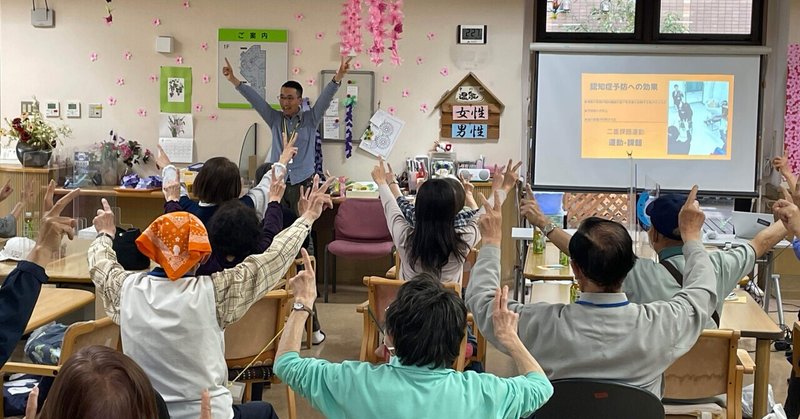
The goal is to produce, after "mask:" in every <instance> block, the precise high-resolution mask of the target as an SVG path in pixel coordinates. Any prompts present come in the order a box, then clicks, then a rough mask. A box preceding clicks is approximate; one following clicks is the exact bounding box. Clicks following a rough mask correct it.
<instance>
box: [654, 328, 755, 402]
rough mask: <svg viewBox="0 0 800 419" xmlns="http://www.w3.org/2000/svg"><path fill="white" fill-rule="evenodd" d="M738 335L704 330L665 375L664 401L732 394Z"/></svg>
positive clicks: (735, 332)
mask: <svg viewBox="0 0 800 419" xmlns="http://www.w3.org/2000/svg"><path fill="white" fill-rule="evenodd" d="M738 346H739V332H738V331H735V330H704V331H703V333H702V334H701V335H700V337H699V338H698V339H697V342H696V343H695V344H694V346H693V347H692V349H691V350H689V352H687V353H686V354H685V355H683V356H682V357H680V358H679V359H678V360H677V361H675V362H674V363H673V364H672V365H670V367H669V368H667V370H666V371H664V399H671V400H692V399H702V398H708V397H714V396H717V395H719V394H728V395H731V394H734V387H735V380H734V377H735V374H736V364H737V360H738V358H737V356H736V350H737V349H738Z"/></svg>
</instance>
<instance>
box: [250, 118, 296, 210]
mask: <svg viewBox="0 0 800 419" xmlns="http://www.w3.org/2000/svg"><path fill="white" fill-rule="evenodd" d="M296 141H297V132H295V133H294V134H293V135H292V138H291V139H289V140H287V139H286V133H284V134H283V151H282V152H281V155H280V157H279V158H278V161H277V162H276V163H274V164H273V165H272V169H270V170H269V171H268V172H267V173H265V174H264V176H263V177H262V178H261V179H260V181H259V182H258V184H257V185H256V186H255V187H253V188H251V189H250V190H249V191H247V194H246V195H245V196H247V197H248V198H250V200H251V201H253V208H255V210H256V215H257V216H258V219H259V220H261V219H263V218H264V212H265V211H266V209H267V203H268V202H269V201H268V200H267V199H268V197H269V196H270V194H271V192H270V189H271V188H272V179H273V176H280V178H281V181H283V179H284V178H285V177H286V164H288V163H289V160H291V159H292V157H294V155H295V154H297V147H295V142H296Z"/></svg>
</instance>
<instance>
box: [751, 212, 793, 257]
mask: <svg viewBox="0 0 800 419" xmlns="http://www.w3.org/2000/svg"><path fill="white" fill-rule="evenodd" d="M787 233H788V232H787V231H786V227H785V226H784V225H783V222H782V221H780V220H778V221H775V222H774V223H772V225H770V226H769V227H767V228H765V229H763V230H761V231H759V232H758V234H756V236H755V237H753V240H750V245H751V246H753V250H755V252H756V257H757V258H760V257H761V256H763V255H764V254H765V253H767V252H768V251H769V250H770V249H772V248H773V247H774V246H775V245H776V244H778V242H780V241H781V240H783V239H784V237H786V234H787Z"/></svg>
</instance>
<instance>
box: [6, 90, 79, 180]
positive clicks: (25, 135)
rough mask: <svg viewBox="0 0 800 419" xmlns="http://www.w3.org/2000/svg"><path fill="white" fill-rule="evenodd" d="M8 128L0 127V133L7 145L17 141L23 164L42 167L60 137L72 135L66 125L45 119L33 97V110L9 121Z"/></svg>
mask: <svg viewBox="0 0 800 419" xmlns="http://www.w3.org/2000/svg"><path fill="white" fill-rule="evenodd" d="M5 121H6V124H7V125H8V127H9V128H8V129H4V128H0V135H2V136H5V137H8V138H9V141H8V143H7V145H10V144H11V142H12V141H14V140H16V142H17V145H16V147H17V158H18V159H19V162H20V163H22V165H23V166H27V167H42V166H45V165H47V163H48V162H49V161H50V155H51V154H52V152H53V149H55V148H56V147H57V146H58V144H59V143H61V139H62V138H67V137H70V136H71V135H72V129H70V127H68V126H66V125H61V126H55V125H52V124H50V123H49V122H47V121H45V119H44V118H43V117H42V114H41V113H40V112H39V102H38V101H36V99H35V98H34V104H33V110H32V111H31V112H25V113H23V114H22V115H21V116H19V117H18V118H14V119H12V120H11V121H9V120H8V119H7V118H6V120H5Z"/></svg>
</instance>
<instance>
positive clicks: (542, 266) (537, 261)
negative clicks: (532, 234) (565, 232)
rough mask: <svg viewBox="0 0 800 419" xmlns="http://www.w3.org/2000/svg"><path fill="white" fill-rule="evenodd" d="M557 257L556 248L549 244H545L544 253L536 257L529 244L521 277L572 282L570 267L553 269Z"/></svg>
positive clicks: (558, 254)
mask: <svg viewBox="0 0 800 419" xmlns="http://www.w3.org/2000/svg"><path fill="white" fill-rule="evenodd" d="M559 256H560V251H559V250H558V247H556V245H554V244H553V243H551V242H547V246H546V247H545V250H544V253H541V254H538V255H537V254H535V253H533V243H529V244H528V251H527V254H526V256H525V268H524V269H523V271H522V276H524V277H525V278H528V279H533V280H545V281H546V280H572V278H573V276H574V275H573V274H572V268H571V267H569V266H563V267H558V268H557V267H555V265H559V263H558V259H559ZM559 266H561V265H559Z"/></svg>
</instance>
